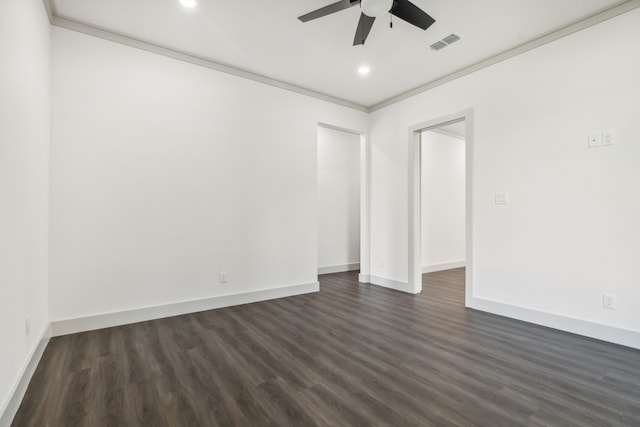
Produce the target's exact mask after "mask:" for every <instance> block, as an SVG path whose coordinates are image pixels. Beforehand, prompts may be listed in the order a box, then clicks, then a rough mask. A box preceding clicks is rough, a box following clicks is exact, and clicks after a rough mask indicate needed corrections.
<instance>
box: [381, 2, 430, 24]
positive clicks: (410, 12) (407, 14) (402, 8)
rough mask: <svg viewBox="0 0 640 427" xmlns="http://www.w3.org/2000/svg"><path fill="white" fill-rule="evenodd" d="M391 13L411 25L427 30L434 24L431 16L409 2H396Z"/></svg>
mask: <svg viewBox="0 0 640 427" xmlns="http://www.w3.org/2000/svg"><path fill="white" fill-rule="evenodd" d="M391 13H392V14H393V15H395V16H397V17H398V18H400V19H402V20H403V21H407V22H408V23H409V24H412V25H415V26H416V27H418V28H422V29H423V30H426V29H427V28H429V27H430V26H431V25H433V23H434V22H436V20H435V19H433V18H432V17H431V16H429V15H427V14H426V13H425V12H424V11H423V10H422V9H420V8H419V7H418V6H416V5H415V4H413V3H411V2H410V1H409V0H395V1H394V2H393V6H392V7H391Z"/></svg>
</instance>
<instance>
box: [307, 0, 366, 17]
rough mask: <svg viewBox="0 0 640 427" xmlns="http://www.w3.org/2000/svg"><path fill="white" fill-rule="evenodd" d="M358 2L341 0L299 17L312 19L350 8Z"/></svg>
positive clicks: (356, 0) (355, 0)
mask: <svg viewBox="0 0 640 427" xmlns="http://www.w3.org/2000/svg"><path fill="white" fill-rule="evenodd" d="M356 4H358V0H340V1H338V2H335V3H332V4H330V5H328V6H325V7H321V8H320V9H318V10H314V11H313V12H309V13H307V14H304V15H302V16H299V17H298V19H299V20H301V21H302V22H307V21H311V20H312V19H317V18H322V17H323V16H327V15H331V14H332V13H336V12H340V11H341V10H345V9H349V8H350V7H351V6H355V5H356Z"/></svg>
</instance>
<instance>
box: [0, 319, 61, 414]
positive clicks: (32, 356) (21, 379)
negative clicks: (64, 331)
mask: <svg viewBox="0 0 640 427" xmlns="http://www.w3.org/2000/svg"><path fill="white" fill-rule="evenodd" d="M50 337H51V325H50V324H48V323H47V325H46V326H45V327H44V328H43V330H42V332H41V333H40V336H39V337H38V340H37V341H36V344H35V345H34V347H33V349H32V350H31V352H30V353H29V355H28V357H27V359H26V360H25V363H24V365H23V366H22V369H21V370H20V372H19V373H18V377H17V378H16V381H15V383H14V385H13V387H12V388H11V392H10V393H9V398H8V399H7V401H6V402H4V404H3V405H2V409H1V410H0V427H9V426H11V423H12V422H13V419H14V418H15V416H16V413H17V412H18V408H20V403H22V398H23V397H24V394H25V393H26V391H27V387H28V386H29V382H30V381H31V377H33V373H34V372H35V371H36V368H37V367H38V363H40V359H41V358H42V354H43V353H44V350H45V348H47V344H48V343H49V339H50Z"/></svg>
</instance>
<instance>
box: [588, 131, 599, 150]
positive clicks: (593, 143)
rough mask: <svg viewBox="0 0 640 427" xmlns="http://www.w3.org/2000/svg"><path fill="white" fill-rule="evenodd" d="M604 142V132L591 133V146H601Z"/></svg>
mask: <svg viewBox="0 0 640 427" xmlns="http://www.w3.org/2000/svg"><path fill="white" fill-rule="evenodd" d="M601 144H602V134H601V133H600V132H591V133H590V134H589V148H596V147H600V145H601Z"/></svg>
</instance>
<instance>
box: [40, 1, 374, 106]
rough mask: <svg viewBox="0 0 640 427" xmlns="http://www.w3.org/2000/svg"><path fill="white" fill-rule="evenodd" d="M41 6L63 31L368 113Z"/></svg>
mask: <svg viewBox="0 0 640 427" xmlns="http://www.w3.org/2000/svg"><path fill="white" fill-rule="evenodd" d="M44 4H45V8H46V10H47V13H48V14H49V21H50V22H51V24H52V25H55V26H57V27H61V28H66V29H67V30H72V31H76V32H79V33H84V34H87V35H90V36H93V37H98V38H101V39H104V40H109V41H112V42H115V43H119V44H123V45H127V46H130V47H133V48H136V49H141V50H145V51H147V52H152V53H156V54H158V55H162V56H166V57H169V58H173V59H177V60H179V61H183V62H188V63H191V64H194V65H199V66H201V67H205V68H209V69H212V70H216V71H220V72H223V73H227V74H231V75H234V76H237V77H242V78H245V79H248V80H253V81H255V82H258V83H263V84H266V85H269V86H275V87H277V88H280V89H285V90H288V91H291V92H295V93H298V94H301V95H306V96H310V97H312V98H316V99H320V100H322V101H327V102H331V103H333V104H338V105H341V106H343V107H348V108H353V109H354V110H359V111H363V112H365V113H368V112H369V108H368V107H367V106H365V105H362V104H358V103H355V102H351V101H347V100H345V99H342V98H338V97H335V96H332V95H327V94H325V93H322V92H317V91H315V90H312V89H307V88H304V87H301V86H296V85H294V84H291V83H287V82H285V81H281V80H276V79H272V78H269V77H266V76H263V75H261V74H257V73H253V72H251V71H247V70H244V69H242V68H238V67H234V66H232V65H228V64H223V63H220V62H216V61H212V60H210V59H207V58H203V57H201V56H197V55H193V54H191V53H188V52H185V51H183V50H178V49H172V48H170V47H167V46H163V45H160V44H158V43H152V42H149V41H146V40H142V39H138V38H135V37H131V36H128V35H126V34H121V33H117V32H115V31H111V30H108V29H106V28H101V27H99V26H95V25H91V24H88V23H86V22H81V21H77V20H75V19H71V18H68V17H65V16H61V15H59V14H58V13H57V10H56V6H55V1H54V0H44Z"/></svg>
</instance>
